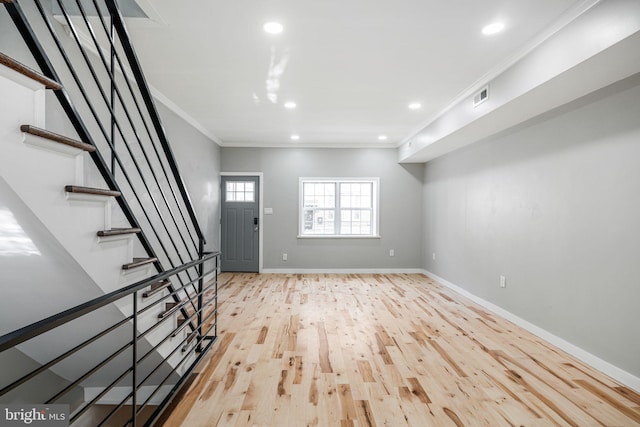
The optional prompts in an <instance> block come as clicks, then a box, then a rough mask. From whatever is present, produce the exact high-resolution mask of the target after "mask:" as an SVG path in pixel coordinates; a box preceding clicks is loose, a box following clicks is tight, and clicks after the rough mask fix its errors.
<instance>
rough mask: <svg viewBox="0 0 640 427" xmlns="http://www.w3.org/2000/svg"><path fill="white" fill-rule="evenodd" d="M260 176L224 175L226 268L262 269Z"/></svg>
mask: <svg viewBox="0 0 640 427" xmlns="http://www.w3.org/2000/svg"><path fill="white" fill-rule="evenodd" d="M259 182H260V180H259V177H257V176H223V177H222V192H221V194H222V219H221V222H222V257H221V260H222V264H221V267H222V271H249V272H258V261H259V259H258V244H259V241H258V238H259V234H260V233H259V232H258V230H259V227H260V224H259V220H260V215H259V212H260V200H259V195H260V192H259V191H258V189H259V188H260V185H259Z"/></svg>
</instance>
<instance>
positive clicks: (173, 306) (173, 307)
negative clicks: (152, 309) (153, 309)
mask: <svg viewBox="0 0 640 427" xmlns="http://www.w3.org/2000/svg"><path fill="white" fill-rule="evenodd" d="M179 308H180V306H179V305H178V303H176V302H168V303H166V304H165V305H164V311H163V312H162V313H160V314H158V319H164V318H165V317H168V316H171V315H172V314H173V313H174V312H176V311H178V309H179Z"/></svg>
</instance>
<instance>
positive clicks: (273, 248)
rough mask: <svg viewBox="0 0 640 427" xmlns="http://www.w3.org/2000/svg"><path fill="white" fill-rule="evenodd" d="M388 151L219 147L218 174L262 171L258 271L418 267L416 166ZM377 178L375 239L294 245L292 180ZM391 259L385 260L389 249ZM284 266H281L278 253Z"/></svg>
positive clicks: (294, 191)
mask: <svg viewBox="0 0 640 427" xmlns="http://www.w3.org/2000/svg"><path fill="white" fill-rule="evenodd" d="M396 159H397V154H396V151H395V150H394V149H313V148H290V149H289V148H268V149H267V148H265V149H256V148H228V147H223V148H222V160H221V165H222V166H221V167H222V171H223V172H263V173H264V200H263V205H262V206H263V207H267V208H273V215H266V216H265V217H264V227H263V232H264V268H265V269H288V270H294V269H393V268H419V266H420V259H421V239H420V236H421V233H422V229H421V224H422V221H421V218H422V204H421V188H422V173H423V172H422V171H423V165H399V164H398V163H397V160H396ZM357 176H364V177H380V235H381V236H382V238H380V239H351V238H350V239H344V238H343V239H333V238H330V239H298V238H297V237H296V236H297V234H298V179H299V178H300V177H357ZM390 249H394V250H395V256H394V257H390V256H389V250H390ZM283 252H286V253H287V254H288V258H289V259H288V261H282V253H283Z"/></svg>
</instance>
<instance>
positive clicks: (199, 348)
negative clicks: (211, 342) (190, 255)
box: [196, 239, 204, 353]
mask: <svg viewBox="0 0 640 427" xmlns="http://www.w3.org/2000/svg"><path fill="white" fill-rule="evenodd" d="M203 256H204V241H203V240H202V239H199V245H198V257H199V258H200V264H198V267H197V272H198V277H199V279H198V336H197V339H198V345H197V347H196V351H197V352H198V353H200V352H201V351H202V314H203V313H202V311H203V307H202V300H203V295H202V289H203V288H204V277H203V274H204V261H202V257H203Z"/></svg>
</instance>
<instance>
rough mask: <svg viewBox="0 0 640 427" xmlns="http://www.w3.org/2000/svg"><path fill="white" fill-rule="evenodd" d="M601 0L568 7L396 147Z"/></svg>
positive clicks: (585, 1)
mask: <svg viewBox="0 0 640 427" xmlns="http://www.w3.org/2000/svg"><path fill="white" fill-rule="evenodd" d="M601 1H602V0H582V1H581V2H579V3H578V4H576V5H574V6H573V7H571V8H569V9H568V10H567V11H565V13H563V14H562V15H561V16H559V17H558V18H557V19H556V20H555V21H554V22H553V23H552V24H551V25H549V26H548V27H547V28H546V29H544V30H543V31H542V32H541V33H539V34H538V35H537V36H536V37H534V38H533V39H531V41H529V43H527V44H525V45H524V46H522V48H520V49H518V50H517V51H516V52H515V53H513V54H512V55H511V56H509V57H508V58H506V59H505V60H504V61H502V62H500V63H499V64H497V65H496V66H495V67H493V68H492V69H491V70H489V71H488V72H487V73H486V74H485V75H483V76H482V77H480V78H479V79H477V80H476V81H475V82H474V83H472V84H471V85H470V86H469V87H467V88H466V89H464V90H462V91H461V92H460V93H459V94H458V95H457V96H455V97H454V98H453V99H452V100H451V101H449V103H447V105H446V106H445V107H444V108H443V109H441V110H439V111H438V112H436V113H435V114H433V115H432V116H430V117H429V118H427V119H426V120H425V121H423V122H422V123H421V124H420V125H418V126H417V127H415V128H414V129H413V130H412V131H411V132H409V134H408V135H407V136H406V137H405V138H403V139H402V140H401V141H400V142H399V143H398V144H396V145H395V147H396V148H398V147H401V146H403V145H404V144H406V143H408V142H411V140H412V139H413V138H414V137H415V136H416V135H417V134H419V133H420V132H421V131H423V130H424V129H425V128H426V127H428V126H429V125H431V124H432V123H433V122H435V121H436V120H438V119H439V118H441V117H442V116H444V115H445V114H447V113H448V112H449V111H450V110H451V109H452V108H453V107H455V106H456V105H458V104H459V103H461V102H463V101H464V100H465V99H467V98H469V97H470V96H471V95H472V94H473V93H475V92H477V91H478V90H480V89H481V88H482V87H484V86H486V85H488V84H489V83H490V82H491V81H492V80H493V79H495V78H496V77H498V76H499V75H500V74H502V73H504V72H505V71H506V70H508V69H509V68H511V67H512V66H513V65H514V64H515V63H517V62H518V61H520V60H521V59H522V58H524V57H525V56H527V55H529V54H530V53H531V52H532V51H533V50H534V49H536V48H537V47H538V46H540V45H541V44H542V43H544V42H545V41H546V40H548V39H550V38H551V37H553V36H554V35H555V34H557V33H559V32H560V31H561V30H562V29H563V28H565V27H566V26H567V25H569V24H570V23H571V22H573V21H574V20H576V19H577V18H578V17H580V16H581V15H582V14H584V13H585V12H587V11H588V10H590V9H591V8H592V7H594V6H595V5H597V4H598V3H600V2H601Z"/></svg>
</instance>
